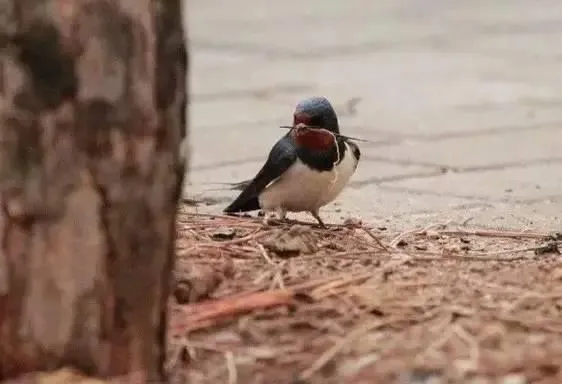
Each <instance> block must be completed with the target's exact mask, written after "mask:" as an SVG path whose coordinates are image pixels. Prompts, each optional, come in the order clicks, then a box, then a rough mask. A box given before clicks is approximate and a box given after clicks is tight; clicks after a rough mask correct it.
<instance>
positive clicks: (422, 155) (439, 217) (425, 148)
mask: <svg viewBox="0 0 562 384" xmlns="http://www.w3.org/2000/svg"><path fill="white" fill-rule="evenodd" d="M331 3H333V4H331ZM331 3H330V2H322V1H319V0H316V1H306V2H301V1H298V2H297V1H296V0H289V1H286V2H263V1H261V0H240V1H238V2H228V1H225V0H210V1H203V0H193V1H190V2H189V5H188V7H189V13H188V20H189V24H188V31H189V36H190V42H191V47H190V49H191V53H192V56H191V65H192V66H191V78H190V88H191V92H192V99H191V109H190V122H191V127H190V129H191V133H190V140H191V143H190V145H191V147H192V148H193V151H192V156H191V161H190V163H191V171H190V175H189V183H188V184H187V189H186V192H185V194H186V196H187V197H189V198H192V199H195V200H197V199H203V200H205V201H207V204H203V205H201V206H199V207H198V208H197V209H199V210H201V211H205V212H219V211H220V210H221V209H222V208H223V207H224V206H225V204H227V203H228V201H229V200H230V199H232V198H233V197H234V196H235V195H236V193H237V192H236V191H230V190H228V189H225V188H224V187H223V186H221V185H216V184H213V183H220V182H235V181H240V180H244V179H247V178H250V177H252V176H253V175H254V174H255V172H256V171H257V170H258V169H259V167H260V166H261V164H262V162H263V160H265V157H266V155H267V152H268V151H269V149H270V147H271V145H272V144H273V143H274V142H275V140H277V139H278V137H279V136H280V135H281V134H282V131H281V130H280V129H279V128H277V126H278V125H279V124H286V123H288V122H290V119H291V113H292V108H293V106H294V104H295V103H296V102H297V101H298V100H299V99H300V98H302V97H306V96H309V95H325V96H327V97H328V98H329V99H330V100H332V102H333V103H334V104H335V105H336V107H337V109H338V111H339V113H340V121H341V125H342V130H343V131H344V132H345V133H347V134H349V135H352V136H360V137H363V138H366V139H370V140H372V141H373V143H368V144H361V143H360V144H361V148H362V150H363V153H364V156H363V159H362V162H361V163H360V165H359V169H358V171H357V174H356V175H355V177H354V178H353V182H352V184H351V185H350V187H349V188H348V189H347V190H346V191H345V192H344V193H343V194H342V196H341V197H340V198H339V199H338V200H337V201H336V202H335V203H333V204H331V205H329V206H327V207H325V209H324V212H323V215H325V216H327V217H329V219H330V220H333V221H340V220H341V219H342V218H345V217H347V216H350V215H351V216H358V217H361V218H363V219H364V220H365V221H369V222H373V223H375V224H380V225H384V226H388V227H405V226H411V225H426V224H428V223H433V222H443V221H447V220H453V221H456V222H464V221H466V220H470V223H471V224H474V225H487V226H503V227H516V228H521V227H533V228H542V229H550V230H560V229H561V227H562V219H561V216H562V214H561V213H560V212H562V151H561V148H562V146H561V143H562V93H561V92H560V89H562V71H560V69H559V68H560V62H561V61H562V45H561V44H559V42H560V41H562V2H559V1H557V0H544V1H543V2H541V5H540V6H537V4H536V2H534V1H532V0H497V1H494V2H490V1H486V0H471V1H458V2H454V3H453V2H450V1H446V0H423V1H422V0H395V1H392V2H390V1H388V2H367V1H362V0H353V1H346V2H331ZM354 98H358V99H359V101H358V102H357V103H356V104H355V105H353V106H351V105H350V103H349V101H350V100H353V99H354ZM221 188H222V189H221ZM303 217H306V216H303Z"/></svg>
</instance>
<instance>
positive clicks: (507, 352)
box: [168, 207, 562, 384]
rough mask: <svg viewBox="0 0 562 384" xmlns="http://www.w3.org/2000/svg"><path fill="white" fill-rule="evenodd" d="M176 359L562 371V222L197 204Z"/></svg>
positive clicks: (368, 374) (291, 372)
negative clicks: (489, 223) (385, 217)
mask: <svg viewBox="0 0 562 384" xmlns="http://www.w3.org/2000/svg"><path fill="white" fill-rule="evenodd" d="M178 231H179V232H178V233H179V241H178V243H177V251H178V257H179V259H178V262H177V270H176V276H175V291H174V294H175V299H174V302H173V312H172V313H173V314H172V319H171V322H172V326H171V334H170V340H171V341H172V342H171V343H170V344H171V348H172V350H171V356H172V358H171V359H170V361H169V365H168V368H169V369H173V371H174V372H176V379H178V380H180V382H181V381H183V382H189V383H209V384H211V383H212V384H220V383H229V384H234V383H239V384H254V383H264V384H265V383H267V384H274V383H280V384H281V383H294V384H297V383H301V384H304V383H338V384H340V383H353V384H360V383H404V384H406V383H408V384H414V383H415V384H430V383H432V384H436V383H474V384H477V383H478V384H485V383H505V384H523V383H544V384H546V383H562V258H561V256H560V254H559V249H558V246H559V244H561V243H562V242H561V240H562V238H561V236H560V235H559V234H548V233H534V232H529V231H526V232H518V231H505V230H502V231H500V230H491V229H478V228H469V227H463V226H457V225H451V224H448V225H447V224H439V223H436V224H435V225H432V226H428V227H426V228H419V229H417V230H413V231H409V232H404V233H389V232H390V231H389V230H387V229H386V228H368V227H366V226H363V225H362V224H361V223H360V222H357V221H353V220H349V222H347V223H345V224H344V225H338V226H334V225H332V226H329V227H328V228H326V229H322V228H318V227H316V226H313V225H308V224H303V223H282V224H279V223H277V224H275V223H274V224H272V225H269V226H265V225H263V223H262V220H261V219H256V218H250V217H245V218H238V217H229V216H209V215H201V214H195V213H192V212H190V211H189V208H188V207H183V208H182V211H181V214H180V217H179V220H178Z"/></svg>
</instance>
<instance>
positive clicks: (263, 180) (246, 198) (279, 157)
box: [224, 134, 297, 213]
mask: <svg viewBox="0 0 562 384" xmlns="http://www.w3.org/2000/svg"><path fill="white" fill-rule="evenodd" d="M296 160H297V149H296V146H295V143H294V141H293V139H292V138H291V137H290V136H289V135H288V134H287V135H285V136H284V137H282V138H281V139H280V140H279V141H278V142H277V143H275V145H274V146H273V148H272V149H271V152H270V153H269V156H268V158H267V161H266V162H265V164H264V166H263V167H262V168H261V169H260V171H259V172H258V174H257V175H256V177H254V178H253V180H252V181H251V182H250V183H249V184H248V185H247V186H246V187H245V189H244V190H243V191H242V193H240V195H239V196H238V197H237V198H236V199H235V200H234V201H233V202H232V203H231V204H230V205H229V206H228V207H226V208H225V209H224V212H226V213H235V212H247V211H254V210H257V209H260V206H259V202H258V196H259V194H260V193H261V192H262V191H263V190H264V189H265V187H267V185H268V184H269V183H271V182H272V181H273V180H275V179H277V178H278V177H279V176H281V174H283V172H285V171H286V170H287V169H288V168H289V167H290V166H291V165H292V164H293V163H294V162H295V161H296Z"/></svg>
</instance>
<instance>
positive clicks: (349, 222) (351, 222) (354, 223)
mask: <svg viewBox="0 0 562 384" xmlns="http://www.w3.org/2000/svg"><path fill="white" fill-rule="evenodd" d="M362 224H363V222H362V221H361V219H358V218H356V217H348V218H346V219H345V220H344V221H343V225H345V226H346V227H360V226H361V225H362Z"/></svg>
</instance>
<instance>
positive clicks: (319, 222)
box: [310, 210, 326, 228]
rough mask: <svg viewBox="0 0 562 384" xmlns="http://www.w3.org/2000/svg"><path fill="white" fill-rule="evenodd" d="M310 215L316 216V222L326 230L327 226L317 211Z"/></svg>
mask: <svg viewBox="0 0 562 384" xmlns="http://www.w3.org/2000/svg"><path fill="white" fill-rule="evenodd" d="M310 213H311V214H312V216H314V218H315V219H316V221H318V224H320V227H322V228H326V224H324V222H323V221H322V219H321V218H320V215H319V213H318V210H316V211H310Z"/></svg>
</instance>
